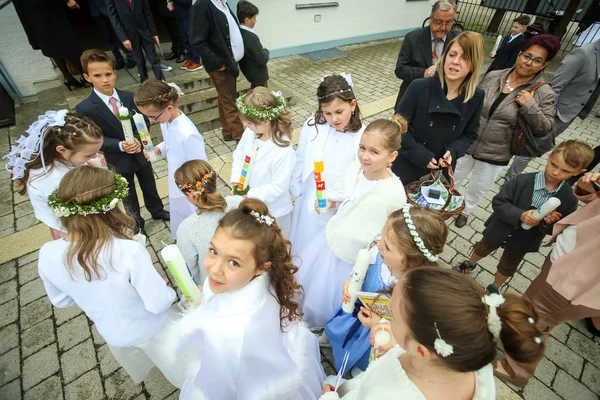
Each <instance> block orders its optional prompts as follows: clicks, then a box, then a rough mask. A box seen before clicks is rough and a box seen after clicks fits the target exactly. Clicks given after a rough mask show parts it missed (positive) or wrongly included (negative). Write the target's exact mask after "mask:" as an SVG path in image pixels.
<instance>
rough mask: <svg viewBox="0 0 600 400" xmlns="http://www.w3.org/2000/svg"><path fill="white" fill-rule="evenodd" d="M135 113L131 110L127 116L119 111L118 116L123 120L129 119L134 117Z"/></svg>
mask: <svg viewBox="0 0 600 400" xmlns="http://www.w3.org/2000/svg"><path fill="white" fill-rule="evenodd" d="M134 114H135V113H134V112H133V111H129V115H127V116H126V117H124V116H122V115H121V113H118V114H117V115H116V117H117V119H119V120H121V121H127V120H128V119H130V118H132V117H133V115H134Z"/></svg>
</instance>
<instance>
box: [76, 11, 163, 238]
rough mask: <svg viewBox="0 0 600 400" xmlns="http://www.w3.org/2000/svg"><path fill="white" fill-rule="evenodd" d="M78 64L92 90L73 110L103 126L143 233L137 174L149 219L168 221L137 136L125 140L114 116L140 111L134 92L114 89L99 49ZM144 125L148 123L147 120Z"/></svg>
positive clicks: (110, 158) (107, 150) (107, 153)
mask: <svg viewBox="0 0 600 400" xmlns="http://www.w3.org/2000/svg"><path fill="white" fill-rule="evenodd" d="M134 1H135V0H134ZM81 64H82V66H83V71H84V72H83V77H84V78H85V79H86V80H87V81H88V82H89V83H91V84H92V85H93V86H94V90H93V91H92V93H91V94H90V95H89V96H88V98H86V99H85V100H83V101H82V102H81V103H79V104H77V107H75V110H76V111H77V112H78V113H79V114H81V115H84V116H86V117H88V118H90V119H91V120H92V121H94V122H95V123H96V124H97V125H98V126H99V127H100V128H101V129H102V134H103V135H104V143H103V144H102V149H101V150H102V151H103V152H104V157H105V158H106V162H107V163H108V164H110V165H112V166H113V167H114V168H115V170H116V171H117V172H118V173H119V174H121V175H123V177H124V178H125V179H127V182H128V183H129V194H128V195H127V198H125V200H124V203H125V205H126V206H127V208H128V209H129V210H130V211H131V212H132V213H133V214H134V216H135V220H136V224H137V227H138V228H139V229H140V230H141V231H142V232H144V219H143V218H142V217H141V215H140V203H139V201H138V197H137V193H136V190H135V181H134V178H133V176H134V175H137V178H138V181H139V183H140V187H141V189H142V193H143V195H144V201H145V203H146V208H147V209H148V211H149V212H150V214H151V215H152V218H153V219H162V220H163V221H168V220H169V213H168V212H167V211H165V209H164V207H163V204H162V200H161V199H160V196H159V195H158V191H157V190H156V182H155V180H154V174H153V172H152V165H151V164H150V163H149V162H148V160H146V157H145V155H144V153H143V151H142V145H141V143H140V141H139V140H138V139H135V141H134V142H126V141H125V135H124V133H123V127H122V125H121V121H120V120H119V119H117V116H116V114H118V109H119V107H127V108H128V109H129V110H135V111H136V112H138V113H140V111H139V110H138V109H137V107H136V106H135V103H134V102H133V93H130V92H123V91H121V90H116V89H115V80H116V78H117V73H116V71H115V70H114V66H113V63H112V61H111V59H110V58H109V57H108V56H107V55H106V53H105V52H103V51H102V50H97V49H91V50H86V51H85V52H84V53H83V54H82V56H81ZM140 114H141V113H140ZM131 124H132V126H133V131H134V132H136V131H137V129H136V128H135V125H133V120H132V121H131ZM146 124H148V121H147V120H146ZM144 234H145V233H144Z"/></svg>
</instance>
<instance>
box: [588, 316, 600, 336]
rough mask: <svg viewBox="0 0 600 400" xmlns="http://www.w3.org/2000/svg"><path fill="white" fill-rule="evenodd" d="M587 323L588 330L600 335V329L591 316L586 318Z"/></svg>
mask: <svg viewBox="0 0 600 400" xmlns="http://www.w3.org/2000/svg"><path fill="white" fill-rule="evenodd" d="M585 325H586V326H587V329H588V331H590V333H591V334H592V335H594V336H600V329H598V328H596V326H595V325H594V321H592V319H591V318H586V319H585Z"/></svg>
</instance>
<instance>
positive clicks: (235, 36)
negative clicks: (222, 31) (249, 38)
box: [211, 0, 244, 62]
mask: <svg viewBox="0 0 600 400" xmlns="http://www.w3.org/2000/svg"><path fill="white" fill-rule="evenodd" d="M211 1H212V3H213V4H214V5H215V7H217V8H218V9H219V10H221V12H222V13H223V14H225V17H227V25H228V26H229V40H230V42H231V52H232V53H233V59H234V60H235V61H236V62H237V61H240V60H241V59H242V58H244V39H242V33H241V32H240V28H239V27H238V23H237V21H236V20H235V18H234V16H233V15H232V14H231V12H230V11H229V7H228V6H227V5H226V4H227V1H225V0H223V2H221V0H211Z"/></svg>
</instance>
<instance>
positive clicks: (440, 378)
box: [321, 267, 544, 400]
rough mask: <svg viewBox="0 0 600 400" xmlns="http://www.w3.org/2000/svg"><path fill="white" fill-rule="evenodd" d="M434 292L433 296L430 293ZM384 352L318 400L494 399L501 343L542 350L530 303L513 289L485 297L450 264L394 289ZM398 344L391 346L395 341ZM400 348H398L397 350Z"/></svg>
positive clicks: (532, 353) (525, 353)
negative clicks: (498, 351)
mask: <svg viewBox="0 0 600 400" xmlns="http://www.w3.org/2000/svg"><path fill="white" fill-rule="evenodd" d="M432 294H434V295H432ZM391 310H392V321H391V323H384V324H379V325H377V326H375V327H374V328H373V329H372V331H371V343H373V338H374V336H375V335H376V334H377V332H379V329H385V330H386V331H387V332H388V333H390V336H391V341H390V342H389V343H388V344H387V345H385V346H381V347H380V348H379V350H380V351H385V350H386V349H389V351H388V352H387V353H386V354H385V355H383V356H381V357H380V358H379V359H377V360H376V361H374V362H373V363H372V364H370V365H369V367H368V369H367V370H366V371H365V372H363V373H362V374H360V375H358V376H357V377H356V378H354V379H352V380H349V381H347V382H345V383H343V384H342V385H340V387H339V388H338V389H337V391H334V390H333V389H334V388H333V386H331V385H329V384H328V385H326V386H325V388H324V390H323V392H324V393H323V396H322V397H321V399H323V400H335V399H340V398H342V399H344V400H358V399H360V400H395V399H406V400H426V399H445V400H494V399H495V398H496V388H495V382H494V373H493V369H492V365H491V364H490V363H492V362H493V360H494V357H495V356H496V346H497V345H499V344H500V343H501V344H502V345H503V348H504V349H505V351H506V352H507V353H508V354H509V355H510V356H511V357H512V356H513V354H514V355H515V357H518V358H519V361H521V362H525V363H527V362H533V361H536V360H539V359H540V358H541V357H543V355H544V345H543V344H542V341H541V339H540V336H541V334H542V332H541V330H540V329H539V327H538V326H537V324H536V318H537V314H536V312H535V310H534V309H533V306H532V304H531V302H530V301H529V300H528V299H527V298H525V297H522V296H519V295H516V294H504V295H499V294H491V295H488V294H485V292H484V291H483V289H482V288H481V287H480V286H479V284H478V283H477V282H475V281H474V280H473V279H471V278H469V277H467V276H464V275H462V274H457V273H456V272H453V271H451V270H448V269H444V268H435V267H421V268H414V269H411V270H410V271H408V272H407V273H406V274H405V275H404V276H403V277H402V279H401V280H400V281H399V282H398V284H397V285H396V286H395V287H394V291H393V295H392V301H391ZM396 342H397V344H396ZM400 346H401V347H400Z"/></svg>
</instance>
